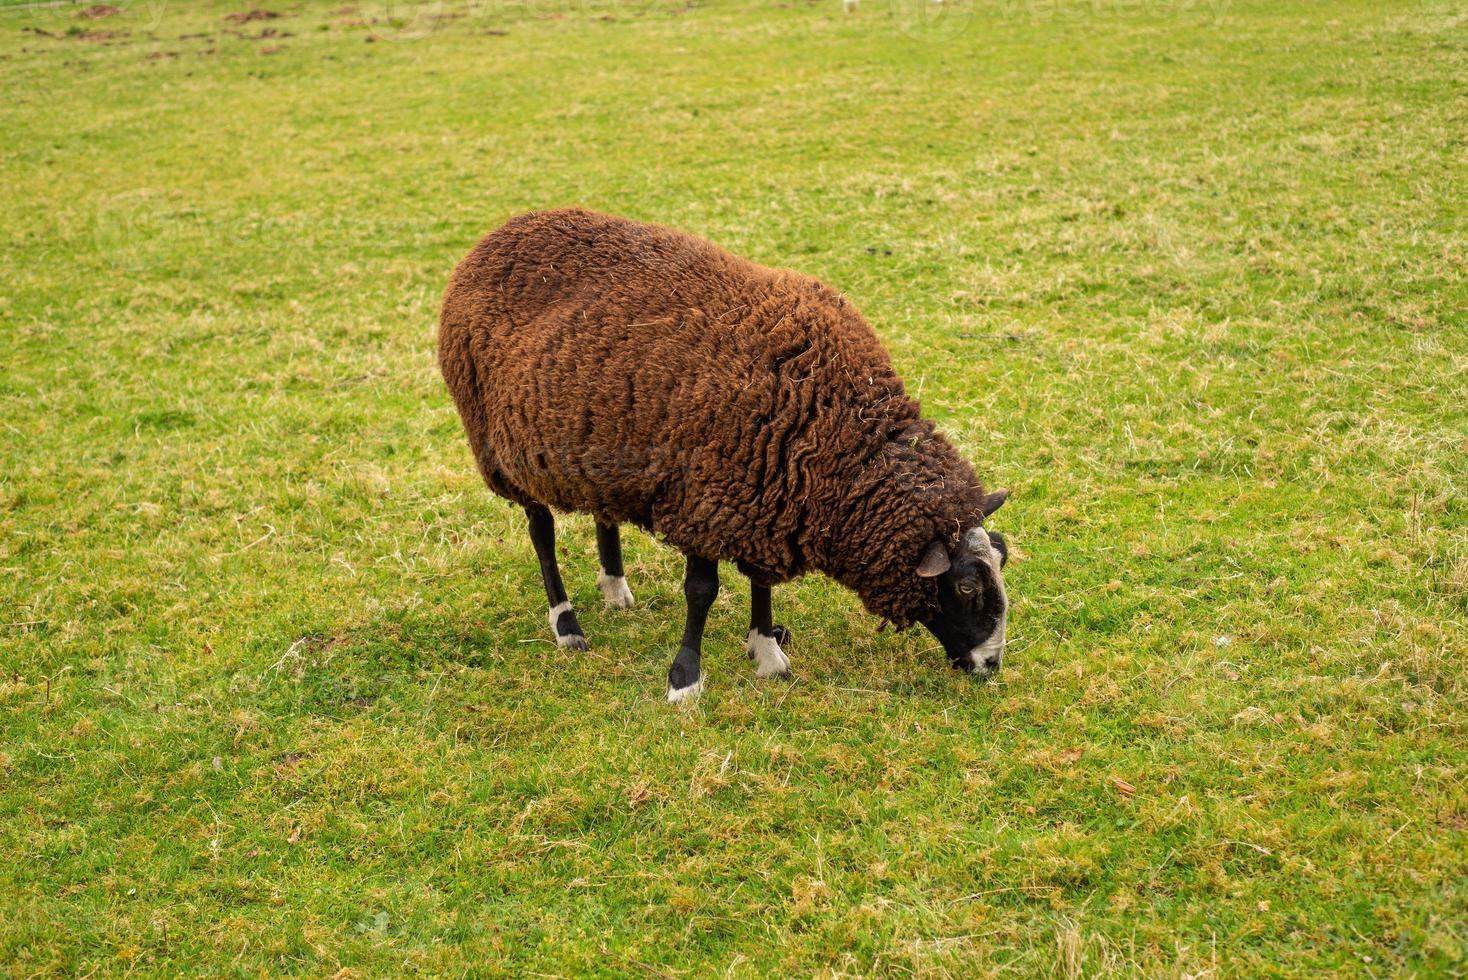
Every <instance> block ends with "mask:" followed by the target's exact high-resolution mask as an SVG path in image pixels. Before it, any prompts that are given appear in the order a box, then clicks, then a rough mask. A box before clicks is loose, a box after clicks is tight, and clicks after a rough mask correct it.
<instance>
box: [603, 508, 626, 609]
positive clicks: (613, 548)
mask: <svg viewBox="0 0 1468 980" xmlns="http://www.w3.org/2000/svg"><path fill="white" fill-rule="evenodd" d="M596 553H597V555H598V557H600V559H601V574H600V575H598V576H597V577H596V587H597V588H598V589H601V594H602V598H603V599H605V600H606V601H607V606H608V607H609V608H611V609H631V608H632V590H631V589H629V588H627V576H626V574H625V573H624V572H623V570H622V532H621V531H620V530H619V529H618V527H617V525H615V524H603V523H601V522H600V521H598V522H597V524H596Z"/></svg>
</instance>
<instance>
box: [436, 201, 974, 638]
mask: <svg viewBox="0 0 1468 980" xmlns="http://www.w3.org/2000/svg"><path fill="white" fill-rule="evenodd" d="M439 363H440V366H441V367H442V369H443V374H444V378H445V379H446V380H447V382H448V386H449V388H450V390H451V391H452V392H453V396H454V400H455V402H456V403H457V405H458V408H459V412H460V414H461V416H462V417H463V420H464V428H465V430H466V431H467V433H468V436H469V443H470V446H471V448H472V449H473V451H474V455H475V458H476V460H477V461H478V464H479V468H480V471H481V472H482V473H483V475H484V478H485V481H486V482H487V483H488V484H489V486H490V488H491V489H492V490H494V491H495V492H496V493H498V494H500V495H502V496H504V497H507V498H509V499H511V500H514V501H518V502H520V503H532V502H538V503H542V504H546V505H549V506H551V507H555V508H558V509H560V510H568V511H582V512H586V513H590V514H593V515H595V516H596V518H597V519H598V520H600V521H602V522H603V523H621V522H630V523H633V524H636V525H638V526H640V527H642V528H645V529H648V530H650V531H653V532H655V533H657V534H659V535H661V536H662V537H663V538H665V539H666V540H667V541H668V543H670V544H672V545H673V546H674V547H676V548H679V549H680V550H683V551H685V552H689V553H693V554H697V555H700V556H703V557H708V558H716V559H723V560H732V561H735V562H737V563H738V565H739V567H740V568H741V569H742V570H743V571H745V572H746V573H747V574H749V575H750V576H751V577H752V578H753V579H754V580H755V581H757V582H759V583H761V584H765V585H773V584H776V583H779V582H782V581H785V580H787V579H790V578H792V577H794V576H796V575H799V574H801V573H802V572H804V571H806V570H810V569H814V570H819V571H822V572H825V573H826V574H828V575H830V576H831V577H833V578H835V579H836V580H837V581H839V582H841V583H842V584H844V585H846V586H848V587H849V588H851V589H853V590H854V591H855V592H857V594H858V595H860V596H861V597H862V599H863V601H864V602H865V604H866V605H867V608H868V609H869V610H871V611H872V612H873V613H875V614H877V615H879V616H884V617H886V618H888V619H890V620H892V621H893V622H894V623H897V624H898V625H907V624H909V623H911V622H912V621H914V620H916V619H918V618H920V617H921V616H922V615H923V614H924V613H925V611H926V610H928V609H930V608H931V607H932V606H933V604H934V602H935V591H934V586H933V584H932V582H931V580H927V579H920V578H918V577H917V576H916V575H915V574H914V569H915V568H916V566H917V564H918V561H919V559H920V556H921V554H922V552H923V550H924V549H925V548H926V547H927V545H928V544H930V543H931V542H932V541H935V540H946V541H949V542H952V541H953V540H955V539H956V538H957V536H958V534H959V533H960V531H961V530H963V529H967V528H969V527H972V526H974V525H976V524H978V523H979V521H980V520H981V516H982V502H983V488H982V487H981V486H980V484H979V480H978V479H977V478H976V476H975V475H974V471H973V469H972V467H971V466H969V464H968V463H967V462H966V461H964V460H963V459H962V458H961V457H960V456H959V455H958V453H957V452H956V451H955V450H954V448H953V447H952V446H951V445H950V444H949V443H948V441H947V440H946V439H944V438H943V436H941V435H939V434H937V433H935V432H934V431H933V426H932V424H931V423H929V422H927V421H924V420H923V419H922V418H921V417H920V415H919V409H918V404H917V402H915V401H914V400H912V399H911V398H909V397H907V395H906V393H905V392H904V390H903V386H902V380H901V379H900V378H899V377H898V376H897V374H896V373H895V372H894V371H893V369H892V362H891V359H890V358H889V357H888V356H887V352H886V351H885V350H883V348H882V345H881V343H880V342H879V341H878V340H877V336H876V334H875V333H874V332H873V331H872V329H871V327H870V326H868V325H867V323H866V322H865V321H864V320H863V319H862V318H861V316H860V314H858V313H857V312H856V310H855V309H853V308H852V306H851V305H850V304H849V303H847V302H846V300H845V298H844V297H842V296H841V294H839V293H838V292H836V291H835V290H833V289H830V288H828V287H826V286H824V285H822V284H821V283H819V282H817V281H815V280H814V279H811V278H809V277H807V276H803V275H800V274H798V273H795V272H790V271H786V270H781V269H771V268H766V267H764V266H759V265H756V264H754V263H752V262H747V261H745V260H743V259H740V258H737V257H735V256H733V255H731V254H729V253H728V252H725V251H724V250H723V249H720V248H718V247H716V246H714V245H712V244H710V243H708V242H705V241H703V240H701V239H698V238H695V237H693V236H691V235H687V234H684V233H682V232H678V231H673V230H671V229H668V228H662V227H658V226H656V225H646V224H640V223H637V222H633V221H628V220H625V219H622V218H616V217H611V216H609V215H603V214H596V213H594V212H590V211H583V210H577V209H566V210H557V211H544V212H537V213H532V214H526V215H521V216H519V217H517V218H514V219H512V220H511V221H509V222H507V223H506V224H505V225H504V226H502V227H501V228H499V229H498V230H496V231H494V232H492V233H491V234H490V235H488V236H487V237H486V238H485V239H484V240H483V241H481V242H480V243H479V244H478V245H477V246H476V247H475V248H474V250H473V251H472V252H471V253H470V254H469V256H468V257H467V258H465V259H464V261H463V262H462V263H461V264H460V265H459V267H458V268H457V269H456V270H455V271H454V275H453V278H452V280H451V282H450V285H449V288H448V292H447V294H446V296H445V298H444V304H443V313H442V317H441V320H440V329H439Z"/></svg>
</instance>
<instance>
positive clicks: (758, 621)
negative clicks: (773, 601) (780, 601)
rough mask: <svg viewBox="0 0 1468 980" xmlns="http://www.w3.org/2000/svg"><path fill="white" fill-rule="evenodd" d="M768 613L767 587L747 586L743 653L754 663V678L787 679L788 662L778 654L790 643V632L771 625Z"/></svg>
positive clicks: (779, 626) (783, 653)
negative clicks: (747, 617)
mask: <svg viewBox="0 0 1468 980" xmlns="http://www.w3.org/2000/svg"><path fill="white" fill-rule="evenodd" d="M774 618H775V617H774V614H773V613H772V612H771V611H770V589H769V586H766V585H760V584H758V583H756V582H754V581H751V582H750V583H749V636H748V638H746V640H745V642H744V651H745V652H746V653H747V654H749V659H750V660H753V661H754V663H755V668H754V676H756V677H789V676H790V658H789V657H787V656H785V651H784V650H781V649H780V647H781V645H782V644H786V643H789V642H790V631H789V630H787V629H786V628H785V627H783V626H781V625H779V624H778V623H776V622H774Z"/></svg>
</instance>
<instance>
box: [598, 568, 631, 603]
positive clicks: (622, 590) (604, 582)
mask: <svg viewBox="0 0 1468 980" xmlns="http://www.w3.org/2000/svg"><path fill="white" fill-rule="evenodd" d="M596 587H597V588H598V589H601V595H602V598H603V599H605V600H606V601H607V607H608V608H610V609H631V608H632V590H631V589H629V588H627V579H626V578H625V577H624V576H621V575H607V574H606V573H602V574H601V575H598V576H597V577H596Z"/></svg>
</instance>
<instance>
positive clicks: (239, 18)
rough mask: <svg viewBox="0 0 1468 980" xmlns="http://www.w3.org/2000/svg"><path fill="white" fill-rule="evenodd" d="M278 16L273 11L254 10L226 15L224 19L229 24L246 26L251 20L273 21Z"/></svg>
mask: <svg viewBox="0 0 1468 980" xmlns="http://www.w3.org/2000/svg"><path fill="white" fill-rule="evenodd" d="M279 16H280V14H278V13H276V12H275V11H274V10H260V9H258V8H257V9H255V10H246V11H244V12H243V13H238V14H226V15H225V17H224V19H225V20H227V21H229V22H230V23H231V24H248V23H250V21H253V20H274V19H275V18H277V17H279Z"/></svg>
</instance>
